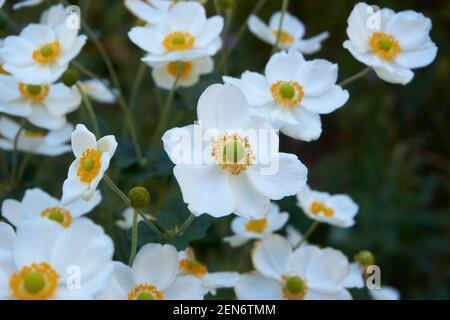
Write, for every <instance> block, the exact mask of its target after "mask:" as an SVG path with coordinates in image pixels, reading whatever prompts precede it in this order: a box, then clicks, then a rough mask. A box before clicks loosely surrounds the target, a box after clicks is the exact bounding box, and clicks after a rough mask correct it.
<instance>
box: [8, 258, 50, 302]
mask: <svg viewBox="0 0 450 320" xmlns="http://www.w3.org/2000/svg"><path fill="white" fill-rule="evenodd" d="M58 279H59V275H58V273H57V272H56V271H55V270H54V269H53V268H52V267H51V266H50V265H49V264H48V263H46V262H42V263H39V264H37V263H33V264H32V265H31V266H25V267H23V268H22V269H21V270H20V271H19V272H15V273H13V274H12V276H11V278H10V280H9V287H10V288H11V291H12V293H13V295H14V297H16V298H17V299H21V300H44V299H48V298H50V297H51V296H52V295H53V294H54V293H55V291H56V287H57V284H58Z"/></svg>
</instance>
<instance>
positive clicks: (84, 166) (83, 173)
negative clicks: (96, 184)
mask: <svg viewBox="0 0 450 320" xmlns="http://www.w3.org/2000/svg"><path fill="white" fill-rule="evenodd" d="M101 156H102V153H101V152H100V151H99V150H97V149H86V150H84V151H83V154H82V155H81V158H80V166H79V167H78V171H77V176H78V177H80V181H81V182H91V181H92V180H93V179H94V178H95V177H96V176H97V174H98V172H99V171H100V165H101V162H100V157H101Z"/></svg>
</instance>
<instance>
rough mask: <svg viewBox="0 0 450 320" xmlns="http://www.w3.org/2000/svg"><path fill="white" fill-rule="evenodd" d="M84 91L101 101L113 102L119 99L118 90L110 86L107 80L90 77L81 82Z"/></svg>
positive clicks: (93, 98)
mask: <svg viewBox="0 0 450 320" xmlns="http://www.w3.org/2000/svg"><path fill="white" fill-rule="evenodd" d="M79 84H80V86H81V88H82V89H83V91H84V93H86V94H87V95H88V96H89V97H90V98H91V99H92V100H95V101H97V102H100V103H107V104H113V103H115V102H116V100H117V90H116V89H112V88H111V87H110V86H109V83H108V81H107V80H105V79H103V80H97V79H90V80H85V81H80V82H79Z"/></svg>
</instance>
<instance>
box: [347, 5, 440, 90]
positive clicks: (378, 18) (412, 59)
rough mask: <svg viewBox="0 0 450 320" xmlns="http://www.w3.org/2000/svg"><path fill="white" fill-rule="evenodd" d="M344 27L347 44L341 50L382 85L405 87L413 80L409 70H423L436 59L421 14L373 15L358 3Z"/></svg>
mask: <svg viewBox="0 0 450 320" xmlns="http://www.w3.org/2000/svg"><path fill="white" fill-rule="evenodd" d="M347 23H348V27H347V35H348V37H349V40H346V41H345V42H344V48H346V49H348V50H349V51H350V52H351V54H352V55H353V56H354V57H355V59H357V60H358V61H360V62H362V63H364V64H366V65H367V66H369V67H372V68H373V69H374V71H375V72H376V74H377V75H378V77H380V78H381V79H383V80H384V81H387V82H390V83H399V84H403V85H405V84H407V83H409V82H410V81H411V80H412V79H413V77H414V73H413V72H412V71H411V69H415V68H422V67H425V66H427V65H429V64H430V63H431V62H433V60H434V59H435V57H436V54H437V47H436V45H435V44H434V42H433V41H432V40H431V38H430V35H429V34H430V30H431V27H432V23H431V20H430V19H429V18H426V17H425V16H424V15H423V14H421V13H418V12H415V11H412V10H406V11H400V12H398V13H395V12H394V11H393V10H391V9H387V8H383V9H381V10H380V11H374V9H373V8H372V7H371V6H369V5H368V4H366V3H363V2H360V3H358V4H356V5H355V7H354V8H353V10H352V12H351V14H350V16H349V18H348V20H347Z"/></svg>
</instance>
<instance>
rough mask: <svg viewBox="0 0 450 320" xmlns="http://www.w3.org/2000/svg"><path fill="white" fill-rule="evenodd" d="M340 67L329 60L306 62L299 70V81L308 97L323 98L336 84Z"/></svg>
mask: <svg viewBox="0 0 450 320" xmlns="http://www.w3.org/2000/svg"><path fill="white" fill-rule="evenodd" d="M337 77H338V65H337V64H333V63H331V62H329V61H327V60H323V59H314V60H312V61H306V62H305V63H303V64H302V65H301V66H300V68H299V69H298V75H297V80H298V82H299V83H300V85H301V86H302V87H303V90H304V92H305V96H306V97H310V96H321V95H323V94H325V93H327V92H328V91H329V90H330V89H331V88H332V87H333V86H334V84H335V83H336V80H337Z"/></svg>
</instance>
